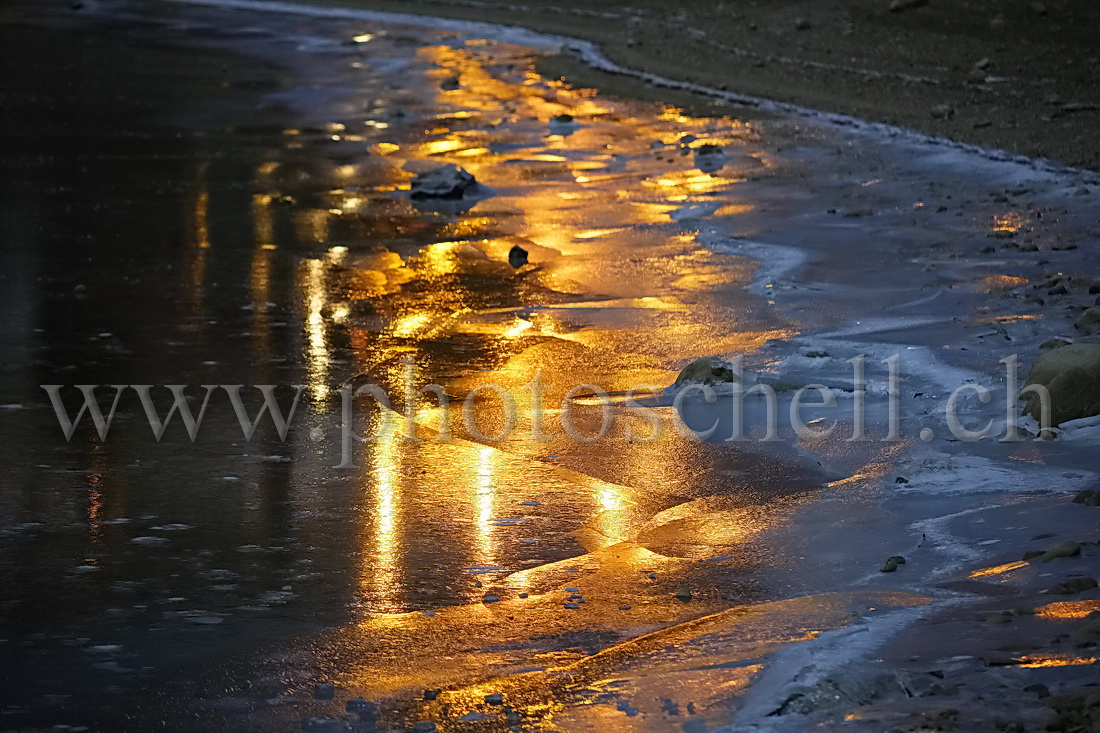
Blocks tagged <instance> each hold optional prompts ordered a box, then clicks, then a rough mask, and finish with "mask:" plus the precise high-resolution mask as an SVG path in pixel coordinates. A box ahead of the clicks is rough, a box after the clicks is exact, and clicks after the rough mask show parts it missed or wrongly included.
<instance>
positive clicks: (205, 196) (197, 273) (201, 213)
mask: <svg viewBox="0 0 1100 733" xmlns="http://www.w3.org/2000/svg"><path fill="white" fill-rule="evenodd" d="M205 171H206V166H205V165H202V166H200V167H199V172H198V176H197V179H198V180H197V181H196V186H197V190H196V191H195V199H194V201H193V202H192V204H191V212H190V213H191V237H192V246H190V247H188V248H187V249H186V250H185V251H186V253H187V254H186V257H187V265H186V267H185V270H184V271H185V272H186V273H187V286H188V294H189V296H190V306H191V313H192V315H197V314H200V313H202V310H203V305H204V303H205V301H206V253H207V250H209V249H210V229H209V227H208V224H207V210H208V208H209V206H210V194H209V192H207V190H206V188H205V186H206V183H205V181H204V178H205Z"/></svg>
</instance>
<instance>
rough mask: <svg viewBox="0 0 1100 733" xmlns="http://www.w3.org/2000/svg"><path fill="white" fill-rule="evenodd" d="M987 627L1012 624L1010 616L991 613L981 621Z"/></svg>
mask: <svg viewBox="0 0 1100 733" xmlns="http://www.w3.org/2000/svg"><path fill="white" fill-rule="evenodd" d="M983 620H984V622H985V624H986V625H987V626H997V625H1000V624H1007V623H1011V622H1012V616H1011V615H1009V614H1005V613H991V614H989V615H988V616H986V617H985V619H983Z"/></svg>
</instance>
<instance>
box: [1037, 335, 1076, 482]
mask: <svg viewBox="0 0 1100 733" xmlns="http://www.w3.org/2000/svg"><path fill="white" fill-rule="evenodd" d="M1069 345H1070V342H1069V341H1066V340H1065V339H1060V338H1049V339H1047V340H1046V341H1044V342H1043V343H1041V344H1039V348H1040V349H1042V350H1046V349H1060V348H1062V347H1063V346H1069ZM1075 501H1076V500H1075Z"/></svg>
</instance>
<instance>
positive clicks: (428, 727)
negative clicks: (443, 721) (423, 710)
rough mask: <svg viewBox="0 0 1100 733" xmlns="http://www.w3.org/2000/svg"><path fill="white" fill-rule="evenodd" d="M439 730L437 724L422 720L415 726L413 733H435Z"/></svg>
mask: <svg viewBox="0 0 1100 733" xmlns="http://www.w3.org/2000/svg"><path fill="white" fill-rule="evenodd" d="M436 730H439V729H438V728H436V727H435V722H434V721H431V720H420V721H417V722H416V723H415V724H414V725H413V733H434V731H436Z"/></svg>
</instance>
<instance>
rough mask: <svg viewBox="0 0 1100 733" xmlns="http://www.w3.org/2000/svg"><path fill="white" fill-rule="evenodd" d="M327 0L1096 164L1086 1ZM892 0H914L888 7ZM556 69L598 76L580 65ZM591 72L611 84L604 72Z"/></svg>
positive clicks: (1096, 89) (1098, 61) (1095, 92)
mask: <svg viewBox="0 0 1100 733" xmlns="http://www.w3.org/2000/svg"><path fill="white" fill-rule="evenodd" d="M310 1H311V2H315V1H316V0H310ZM321 1H322V2H327V0H321ZM328 4H334V3H331V2H329V3H328ZM337 4H342V5H347V6H354V7H364V8H372V9H379V10H391V11H401V12H412V13H421V14H428V15H436V16H440V17H450V18H463V19H471V20H484V21H493V22H498V23H506V24H511V25H519V26H525V27H528V28H532V29H534V30H539V31H548V32H553V33H561V34H565V35H569V36H573V37H576V38H582V39H585V40H589V41H593V42H596V43H598V44H599V45H600V46H601V47H602V49H603V51H604V52H605V53H606V54H607V56H608V57H609V58H610V59H611V60H613V61H615V62H617V63H619V64H621V65H623V66H625V67H628V68H632V69H642V70H647V71H651V72H654V73H657V74H660V75H663V76H667V77H670V78H672V79H677V80H688V81H694V82H698V83H701V84H704V85H707V86H712V87H716V88H719V89H726V90H729V91H731V92H737V93H741V94H748V95H753V96H758V97H763V98H767V99H774V100H779V101H784V102H791V103H795V104H799V105H803V106H807V107H811V108H814V109H821V110H826V111H831V112H838V113H843V114H848V115H852V116H855V117H859V118H861V119H867V120H872V121H878V122H887V123H891V124H896V125H900V126H902V127H907V128H912V129H915V130H919V131H921V132H924V133H927V134H931V135H936V136H942V137H947V138H950V139H953V140H958V141H962V142H967V143H973V144H977V145H982V146H986V147H993V148H1001V149H1004V150H1008V151H1012V152H1015V153H1020V154H1024V155H1028V156H1032V157H1040V158H1049V159H1052V160H1054V161H1058V162H1061V163H1064V164H1068V165H1071V166H1078V167H1085V168H1093V169H1095V168H1097V167H1100V138H1097V136H1096V135H1095V129H1096V125H1097V123H1098V116H1100V86H1098V85H1096V84H1095V76H1096V73H1097V71H1098V70H1100V51H1098V49H1097V46H1096V41H1095V29H1096V28H1097V27H1100V6H1098V5H1096V4H1095V3H1090V2H1087V1H1086V0H1062V1H1060V2H1047V3H1037V2H1036V3H1031V2H1026V1H1023V0H1012V1H1011V2H1004V3H996V4H995V3H991V2H980V1H978V0H960V1H959V2H951V3H924V6H921V3H920V2H909V3H904V2H902V3H898V2H895V3H891V2H889V0H853V1H851V2H839V1H838V0H830V1H829V2H813V3H811V2H807V1H806V0H801V1H795V0H783V1H782V2H766V3H765V2H739V3H697V4H689V5H669V4H667V3H663V2H658V1H657V0H639V1H638V2H633V3H629V4H625V3H622V2H617V1H616V0H583V1H582V0H529V1H528V2H526V3H524V4H522V5H518V4H511V3H494V2H459V1H457V0H341V2H339V3H337ZM899 5H910V6H917V7H908V8H904V9H901V8H897V9H895V10H891V7H892V6H899ZM555 71H560V73H565V74H567V76H568V77H570V78H571V79H573V80H575V81H577V82H580V83H592V82H593V81H594V79H593V78H592V77H590V76H586V75H585V72H584V70H583V69H582V68H577V67H573V66H570V67H568V68H562V69H560V70H558V69H555ZM595 81H596V82H597V83H598V84H599V85H600V86H601V88H602V89H603V90H604V91H608V92H614V91H615V89H614V87H615V84H614V82H610V81H609V80H608V79H606V78H599V79H595ZM634 92H635V90H631V93H634Z"/></svg>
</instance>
